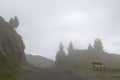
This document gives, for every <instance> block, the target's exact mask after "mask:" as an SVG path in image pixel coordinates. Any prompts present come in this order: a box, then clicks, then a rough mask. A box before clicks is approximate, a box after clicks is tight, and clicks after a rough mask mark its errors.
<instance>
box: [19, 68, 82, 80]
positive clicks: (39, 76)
mask: <svg viewBox="0 0 120 80" xmlns="http://www.w3.org/2000/svg"><path fill="white" fill-rule="evenodd" d="M20 80H82V79H81V78H80V77H78V76H77V75H76V74H75V73H73V72H72V71H69V70H67V69H60V68H59V69H58V68H45V69H37V70H32V71H28V72H27V73H26V74H25V75H24V76H23V77H22V78H21V79H20Z"/></svg>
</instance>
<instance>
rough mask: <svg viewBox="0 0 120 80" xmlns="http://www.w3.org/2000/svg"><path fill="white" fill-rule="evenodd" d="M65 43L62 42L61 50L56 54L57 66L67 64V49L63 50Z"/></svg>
mask: <svg viewBox="0 0 120 80" xmlns="http://www.w3.org/2000/svg"><path fill="white" fill-rule="evenodd" d="M63 48H64V47H63V45H62V43H60V46H59V51H58V52H57V54H56V62H55V65H56V66H65V65H66V54H65V51H64V50H63Z"/></svg>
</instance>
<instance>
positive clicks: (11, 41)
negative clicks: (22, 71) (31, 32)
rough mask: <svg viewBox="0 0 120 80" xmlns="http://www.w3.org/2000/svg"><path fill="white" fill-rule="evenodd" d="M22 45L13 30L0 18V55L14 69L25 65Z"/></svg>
mask: <svg viewBox="0 0 120 80" xmlns="http://www.w3.org/2000/svg"><path fill="white" fill-rule="evenodd" d="M24 49H25V46H24V43H23V41H22V37H21V36H20V35H19V34H18V33H17V32H16V31H15V29H14V28H13V27H12V26H11V25H10V24H9V22H6V21H5V20H4V19H3V18H2V17H1V16H0V54H1V55H4V56H5V58H6V59H8V61H9V62H10V64H11V65H12V66H14V67H20V68H22V67H24V65H25V64H26V60H25V53H24Z"/></svg>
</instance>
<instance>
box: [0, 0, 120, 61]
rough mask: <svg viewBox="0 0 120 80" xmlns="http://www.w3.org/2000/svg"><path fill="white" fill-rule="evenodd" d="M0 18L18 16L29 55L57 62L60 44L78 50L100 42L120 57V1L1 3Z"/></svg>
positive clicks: (17, 0)
mask: <svg viewBox="0 0 120 80" xmlns="http://www.w3.org/2000/svg"><path fill="white" fill-rule="evenodd" d="M0 16H2V17H4V18H5V19H6V20H7V21H8V20H9V18H10V17H13V16H17V17H18V19H19V22H20V25H19V28H18V29H17V31H18V32H19V34H21V36H22V37H23V40H24V43H25V45H26V49H25V52H26V53H29V54H36V55H41V56H45V57H48V58H51V59H55V54H56V52H57V51H58V49H59V48H58V47H59V44H60V42H63V45H64V48H65V50H66V49H67V47H68V44H69V42H70V41H72V42H73V45H74V47H75V48H77V49H85V48H87V46H88V44H89V43H91V44H92V45H93V42H94V39H95V38H100V39H101V40H102V42H103V44H104V50H105V51H107V52H114V53H118V54H120V36H119V35H120V0H0Z"/></svg>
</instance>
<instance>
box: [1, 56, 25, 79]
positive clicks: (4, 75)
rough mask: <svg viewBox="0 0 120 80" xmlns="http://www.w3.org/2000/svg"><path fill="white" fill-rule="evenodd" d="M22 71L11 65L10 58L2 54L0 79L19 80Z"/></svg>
mask: <svg viewBox="0 0 120 80" xmlns="http://www.w3.org/2000/svg"><path fill="white" fill-rule="evenodd" d="M22 73H23V72H21V71H18V70H16V69H15V68H13V67H11V66H10V62H9V60H7V59H6V58H5V57H4V56H3V55H2V54H0V80H18V79H19V78H20V76H22Z"/></svg>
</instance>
